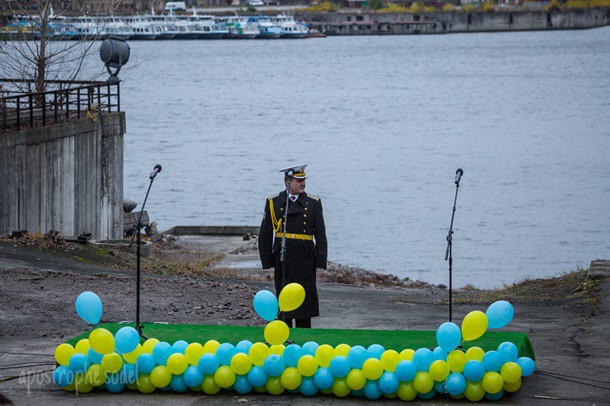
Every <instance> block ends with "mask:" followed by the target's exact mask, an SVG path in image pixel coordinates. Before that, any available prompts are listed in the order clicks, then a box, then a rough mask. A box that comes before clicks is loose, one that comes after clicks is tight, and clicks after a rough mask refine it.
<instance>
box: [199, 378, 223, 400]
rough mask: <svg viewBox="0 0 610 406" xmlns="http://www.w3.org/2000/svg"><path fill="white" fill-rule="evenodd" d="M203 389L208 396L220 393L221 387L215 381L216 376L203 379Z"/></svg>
mask: <svg viewBox="0 0 610 406" xmlns="http://www.w3.org/2000/svg"><path fill="white" fill-rule="evenodd" d="M201 389H202V390H203V392H204V393H205V394H207V395H215V394H217V393H218V392H220V386H218V385H217V384H216V381H215V380H214V375H206V376H204V377H203V383H202V384H201Z"/></svg>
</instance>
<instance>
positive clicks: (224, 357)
mask: <svg viewBox="0 0 610 406" xmlns="http://www.w3.org/2000/svg"><path fill="white" fill-rule="evenodd" d="M235 354H237V349H236V348H235V347H234V346H233V344H230V343H222V344H220V346H218V348H217V349H216V358H218V362H219V363H220V365H227V366H228V365H231V358H233V355H235Z"/></svg>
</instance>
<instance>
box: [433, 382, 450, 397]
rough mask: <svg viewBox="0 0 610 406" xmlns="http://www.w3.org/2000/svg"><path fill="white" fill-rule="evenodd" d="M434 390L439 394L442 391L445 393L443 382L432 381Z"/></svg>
mask: <svg viewBox="0 0 610 406" xmlns="http://www.w3.org/2000/svg"><path fill="white" fill-rule="evenodd" d="M434 390H435V391H436V393H440V394H441V395H442V394H443V393H446V392H447V391H446V390H445V382H436V381H435V382H434Z"/></svg>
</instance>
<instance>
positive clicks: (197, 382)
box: [182, 366, 203, 388]
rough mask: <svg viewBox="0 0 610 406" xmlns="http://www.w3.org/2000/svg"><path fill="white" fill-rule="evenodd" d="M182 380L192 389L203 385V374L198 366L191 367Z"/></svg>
mask: <svg viewBox="0 0 610 406" xmlns="http://www.w3.org/2000/svg"><path fill="white" fill-rule="evenodd" d="M182 379H183V380H184V384H185V385H186V386H189V387H191V388H194V387H197V386H201V384H202V383H203V372H201V369H199V368H198V367H196V366H189V367H188V368H186V371H184V374H183V375H182Z"/></svg>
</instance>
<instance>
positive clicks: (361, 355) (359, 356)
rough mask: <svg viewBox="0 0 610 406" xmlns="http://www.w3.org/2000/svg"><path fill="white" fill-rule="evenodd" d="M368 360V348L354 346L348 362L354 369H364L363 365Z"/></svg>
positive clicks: (350, 351) (348, 356)
mask: <svg viewBox="0 0 610 406" xmlns="http://www.w3.org/2000/svg"><path fill="white" fill-rule="evenodd" d="M367 359H368V353H367V352H366V348H364V347H362V346H361V345H355V346H353V347H352V348H350V350H349V352H348V353H347V360H348V361H349V364H350V366H351V367H352V369H362V364H364V361H366V360H367Z"/></svg>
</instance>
